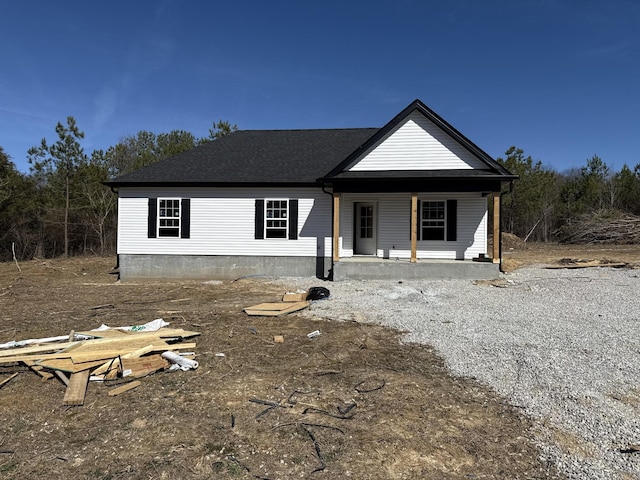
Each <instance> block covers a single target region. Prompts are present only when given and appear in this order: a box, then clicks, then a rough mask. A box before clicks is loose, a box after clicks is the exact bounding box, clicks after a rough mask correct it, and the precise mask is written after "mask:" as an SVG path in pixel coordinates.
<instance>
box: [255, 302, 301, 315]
mask: <svg viewBox="0 0 640 480" xmlns="http://www.w3.org/2000/svg"><path fill="white" fill-rule="evenodd" d="M310 304H311V302H309V301H304V302H293V303H281V302H279V303H260V304H258V305H253V306H251V307H247V308H245V309H244V311H245V313H246V314H247V315H253V316H265V317H277V316H278V315H285V314H287V313H292V312H297V311H299V310H302V309H305V308H307V307H308V306H309V305H310Z"/></svg>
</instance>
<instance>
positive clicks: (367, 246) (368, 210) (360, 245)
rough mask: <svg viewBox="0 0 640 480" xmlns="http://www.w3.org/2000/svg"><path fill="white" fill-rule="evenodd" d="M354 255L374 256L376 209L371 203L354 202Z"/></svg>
mask: <svg viewBox="0 0 640 480" xmlns="http://www.w3.org/2000/svg"><path fill="white" fill-rule="evenodd" d="M355 209H356V222H355V230H356V231H355V232H354V233H355V235H354V238H355V241H356V244H355V248H354V250H355V254H356V255H375V254H376V209H375V204H373V203H364V202H356V204H355Z"/></svg>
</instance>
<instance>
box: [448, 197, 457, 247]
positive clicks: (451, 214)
mask: <svg viewBox="0 0 640 480" xmlns="http://www.w3.org/2000/svg"><path fill="white" fill-rule="evenodd" d="M457 234H458V201H457V200H447V242H455V241H456V237H457Z"/></svg>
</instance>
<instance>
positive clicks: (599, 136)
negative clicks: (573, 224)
mask: <svg viewBox="0 0 640 480" xmlns="http://www.w3.org/2000/svg"><path fill="white" fill-rule="evenodd" d="M0 31H1V32H2V37H3V38H2V42H0V60H1V62H2V69H1V71H2V73H1V74H0V146H2V147H3V148H4V150H5V152H6V153H8V154H9V155H10V156H11V157H12V159H13V161H14V162H15V163H16V165H17V166H18V168H19V169H20V170H22V171H28V168H29V166H28V164H27V161H26V152H27V150H28V149H29V147H31V146H34V145H39V143H40V140H41V138H42V137H46V138H47V139H48V140H50V141H52V140H55V132H54V128H55V125H56V123H57V122H58V121H62V122H64V121H65V119H66V117H67V116H70V115H71V116H74V117H75V118H76V120H77V122H78V125H79V127H80V129H81V130H83V131H84V132H85V135H86V137H85V140H84V141H83V142H82V144H83V146H84V148H85V151H86V152H87V153H91V151H92V150H93V149H98V148H102V149H106V148H107V147H109V146H110V145H114V144H116V143H117V142H118V140H120V139H121V138H123V137H125V136H127V135H134V134H135V133H136V132H138V131H140V130H149V131H152V132H154V133H162V132H168V131H170V130H173V129H181V130H187V131H190V132H192V133H193V134H194V135H196V136H205V135H207V133H208V129H209V127H210V126H211V124H212V122H213V121H217V120H219V119H224V120H229V121H230V122H231V123H235V124H237V125H238V127H239V128H241V129H288V128H346V127H378V126H382V125H384V124H385V123H386V122H388V121H389V120H390V119H391V118H393V117H394V116H395V115H396V114H397V113H398V112H400V111H401V110H402V109H403V108H404V107H405V106H407V105H408V104H409V103H410V102H411V101H413V100H414V99H416V98H419V99H421V100H422V101H423V102H424V103H426V104H427V105H428V106H429V107H431V108H432V109H433V110H435V111H436V112H437V113H438V114H439V115H440V116H442V117H443V118H445V119H446V120H447V121H448V122H449V123H451V124H452V125H453V126H454V127H456V128H457V129H458V130H460V131H461V132H462V133H463V134H464V135H466V136H467V137H468V138H469V139H470V140H471V141H473V142H474V143H476V144H477V145H478V146H479V147H481V148H482V149H484V150H485V151H486V152H487V153H489V154H490V155H492V156H493V157H494V158H495V157H498V156H503V154H504V152H505V150H506V149H507V148H508V147H509V146H511V145H515V146H518V147H520V148H523V149H524V150H525V153H526V154H529V155H531V156H532V157H533V158H534V159H536V160H541V161H542V162H543V163H544V164H545V165H548V166H550V167H552V168H554V169H556V170H558V171H563V170H565V169H568V168H571V167H580V166H583V165H584V164H585V163H586V160H587V159H588V158H590V157H592V156H593V155H598V156H600V157H601V158H602V159H603V160H604V161H605V162H606V163H607V164H609V165H610V166H612V167H613V168H615V169H619V168H620V167H621V166H622V165H623V164H624V163H626V164H628V165H629V166H631V167H633V166H634V165H636V164H637V163H640V155H639V153H638V152H640V2H637V1H636V0H607V1H604V0H483V1H479V0H468V1H465V0H451V1H447V2H444V1H431V0H422V1H420V0H392V1H384V2H383V1H377V0H369V1H349V0H341V1H334V0H323V1H321V2H320V1H311V0H309V1H299V0H298V1H293V0H291V1H280V0H270V1H241V0H237V1H227V2H210V1H195V0H193V1H154V2H152V1H146V0H145V1H140V0H136V1H121V0H113V1H109V2H79V1H75V2H72V1H61V2H51V1H29V0H25V1H20V2H18V1H15V2H7V3H6V4H5V5H3V8H2V15H1V16H0Z"/></svg>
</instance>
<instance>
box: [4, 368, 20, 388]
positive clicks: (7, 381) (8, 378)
mask: <svg viewBox="0 0 640 480" xmlns="http://www.w3.org/2000/svg"><path fill="white" fill-rule="evenodd" d="M19 373H20V372H16V373H14V374H13V375H11V376H10V377H7V378H5V379H4V380H2V381H1V382H0V388H2V387H3V386H4V385H6V384H7V383H9V382H10V381H11V380H13V379H14V378H16V377H17V376H18V374H19Z"/></svg>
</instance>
